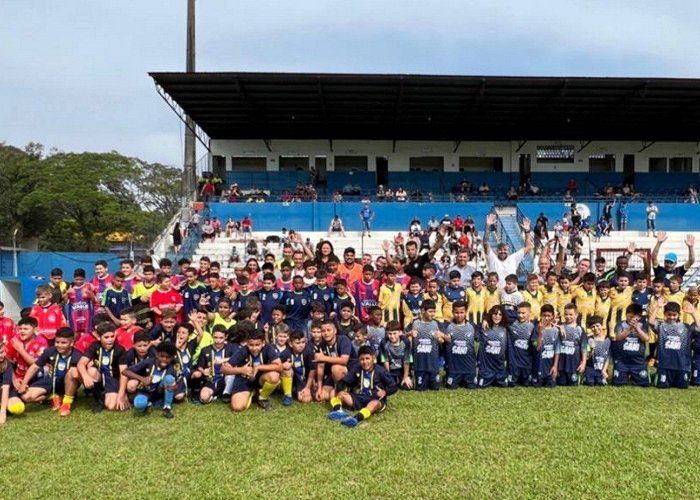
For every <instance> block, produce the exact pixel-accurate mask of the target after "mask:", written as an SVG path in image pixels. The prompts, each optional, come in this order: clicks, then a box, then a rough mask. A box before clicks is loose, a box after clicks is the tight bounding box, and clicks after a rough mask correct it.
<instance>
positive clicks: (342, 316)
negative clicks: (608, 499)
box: [335, 302, 361, 340]
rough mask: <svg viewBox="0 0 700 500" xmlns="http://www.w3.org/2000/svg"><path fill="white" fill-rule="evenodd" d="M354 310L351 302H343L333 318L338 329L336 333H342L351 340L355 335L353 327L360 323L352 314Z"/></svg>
mask: <svg viewBox="0 0 700 500" xmlns="http://www.w3.org/2000/svg"><path fill="white" fill-rule="evenodd" d="M354 310H355V308H354V306H353V305H352V303H351V302H344V303H343V304H342V305H341V306H340V309H339V313H338V316H337V317H336V318H335V326H336V328H337V329H338V335H344V336H346V337H348V338H349V339H351V340H352V338H353V335H355V328H356V327H357V325H360V324H361V323H360V321H359V320H358V319H357V318H356V317H355V316H353V311H354Z"/></svg>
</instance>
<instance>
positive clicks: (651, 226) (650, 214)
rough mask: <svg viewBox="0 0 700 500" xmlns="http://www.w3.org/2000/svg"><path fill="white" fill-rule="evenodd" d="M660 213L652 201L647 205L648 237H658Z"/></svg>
mask: <svg viewBox="0 0 700 500" xmlns="http://www.w3.org/2000/svg"><path fill="white" fill-rule="evenodd" d="M658 213H659V207H657V206H656V204H654V202H653V201H650V202H649V203H648V204H647V236H649V235H650V234H651V235H653V236H654V237H656V216H657V215H658Z"/></svg>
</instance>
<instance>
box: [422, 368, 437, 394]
mask: <svg viewBox="0 0 700 500" xmlns="http://www.w3.org/2000/svg"><path fill="white" fill-rule="evenodd" d="M428 389H430V390H431V391H437V390H439V389H440V375H439V374H438V373H437V372H416V390H417V391H427V390H428Z"/></svg>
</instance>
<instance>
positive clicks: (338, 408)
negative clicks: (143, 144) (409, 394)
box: [328, 346, 397, 427]
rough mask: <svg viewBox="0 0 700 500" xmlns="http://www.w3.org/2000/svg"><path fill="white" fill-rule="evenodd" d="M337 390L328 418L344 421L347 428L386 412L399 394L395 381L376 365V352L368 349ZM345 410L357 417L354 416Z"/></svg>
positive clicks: (365, 349)
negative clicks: (388, 404) (391, 398)
mask: <svg viewBox="0 0 700 500" xmlns="http://www.w3.org/2000/svg"><path fill="white" fill-rule="evenodd" d="M336 389H337V391H338V396H336V397H334V398H333V399H331V402H330V403H331V411H330V413H329V414H328V418H329V419H330V420H333V421H340V423H341V424H342V425H344V426H345V427H356V426H357V425H358V424H359V423H360V422H362V421H363V420H367V419H368V418H369V417H370V416H372V415H373V414H374V413H377V412H380V411H382V410H384V408H386V403H387V397H388V396H391V395H392V394H394V393H396V391H397V387H396V383H395V382H394V379H393V378H392V377H391V375H389V373H387V371H386V370H384V368H382V367H381V366H379V365H376V364H375V358H374V352H373V351H372V348H371V347H368V346H364V347H362V348H361V349H360V352H359V359H358V362H357V364H356V365H355V366H354V367H353V369H352V370H351V371H349V372H348V373H347V374H346V375H345V377H343V379H342V380H340V381H339V382H338V383H337V385H336ZM343 406H345V407H347V408H349V409H350V410H352V411H356V412H357V413H356V414H355V415H353V416H350V415H348V414H347V413H346V412H345V410H343Z"/></svg>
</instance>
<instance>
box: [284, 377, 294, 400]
mask: <svg viewBox="0 0 700 500" xmlns="http://www.w3.org/2000/svg"><path fill="white" fill-rule="evenodd" d="M282 392H283V393H284V395H285V396H291V395H292V377H285V376H284V375H283V376H282Z"/></svg>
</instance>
